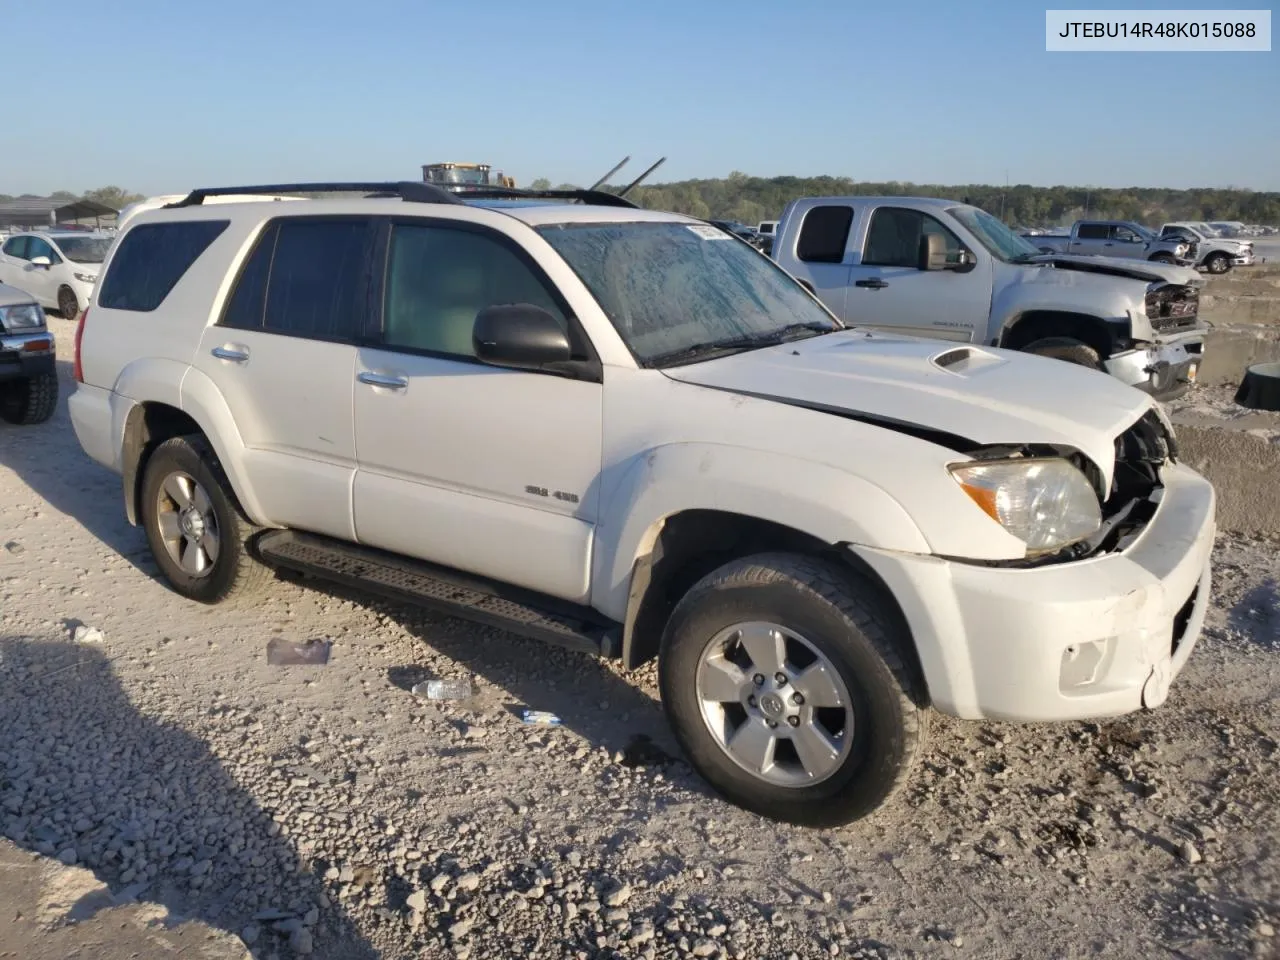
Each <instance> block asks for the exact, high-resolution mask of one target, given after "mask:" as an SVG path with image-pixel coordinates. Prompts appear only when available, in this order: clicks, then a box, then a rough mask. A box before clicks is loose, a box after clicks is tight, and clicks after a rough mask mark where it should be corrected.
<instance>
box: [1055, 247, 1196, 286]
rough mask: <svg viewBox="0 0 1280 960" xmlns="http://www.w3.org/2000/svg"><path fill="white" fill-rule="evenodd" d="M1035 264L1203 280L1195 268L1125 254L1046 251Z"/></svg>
mask: <svg viewBox="0 0 1280 960" xmlns="http://www.w3.org/2000/svg"><path fill="white" fill-rule="evenodd" d="M1031 262H1032V263H1051V264H1053V265H1054V266H1055V267H1057V268H1058V269H1059V270H1081V271H1085V272H1088V273H1101V274H1105V275H1108V276H1113V277H1132V278H1133V279H1135V280H1146V281H1147V282H1148V283H1151V282H1153V281H1155V282H1159V281H1163V282H1164V283H1184V284H1189V285H1191V286H1196V285H1198V284H1200V283H1203V282H1204V280H1203V278H1202V277H1201V276H1200V274H1198V273H1196V271H1195V270H1194V269H1193V268H1192V267H1179V266H1178V265H1176V264H1173V263H1160V262H1158V261H1155V260H1134V259H1127V258H1123V257H1094V256H1090V255H1088V254H1080V253H1046V254H1044V255H1042V256H1039V257H1036V258H1034V259H1033V260H1032V261H1031Z"/></svg>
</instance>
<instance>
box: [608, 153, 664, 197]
mask: <svg viewBox="0 0 1280 960" xmlns="http://www.w3.org/2000/svg"><path fill="white" fill-rule="evenodd" d="M666 162H667V158H666V157H659V158H658V162H657V163H655V164H654V165H653V166H652V167H650V168H649V169H648V170H646V171H645V172H644V173H642V174H640V176H638V177H636V178H635V179H634V180H632V181H631V182H630V183H628V184H627V185H626V186H625V187H623V188H622V192H621V193H619V194H618V196H620V197H625V196H626V195H627V194H628V193H630V192H631V191H632V190H634V189H635V188H636V187H638V186H640V181H641V180H643V179H645V177H647V176H649V174H651V173H653V171H655V170H657V169H658V168H659V167H660V166H662V165H663V164H664V163H666Z"/></svg>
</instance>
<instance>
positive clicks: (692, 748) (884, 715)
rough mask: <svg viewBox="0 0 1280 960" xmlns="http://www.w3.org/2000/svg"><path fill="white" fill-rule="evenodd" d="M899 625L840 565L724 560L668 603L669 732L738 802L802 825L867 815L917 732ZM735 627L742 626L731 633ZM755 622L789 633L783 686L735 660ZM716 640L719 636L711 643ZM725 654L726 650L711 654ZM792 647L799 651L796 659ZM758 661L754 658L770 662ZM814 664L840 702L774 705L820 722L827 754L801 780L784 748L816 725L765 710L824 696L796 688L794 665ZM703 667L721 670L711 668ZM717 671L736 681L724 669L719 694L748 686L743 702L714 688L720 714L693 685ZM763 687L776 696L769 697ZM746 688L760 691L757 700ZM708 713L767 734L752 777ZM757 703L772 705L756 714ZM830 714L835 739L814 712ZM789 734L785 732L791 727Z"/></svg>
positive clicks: (921, 725) (785, 558)
mask: <svg viewBox="0 0 1280 960" xmlns="http://www.w3.org/2000/svg"><path fill="white" fill-rule="evenodd" d="M897 623H898V620H897V619H896V618H895V617H893V616H890V615H888V614H887V613H886V612H885V611H884V609H883V607H882V606H881V604H880V602H879V601H878V600H877V598H876V593H875V591H874V590H873V589H872V588H871V587H870V585H868V584H866V583H865V582H864V581H861V580H860V579H859V578H857V577H856V575H855V574H854V573H853V571H851V570H850V571H847V572H846V571H842V570H839V569H837V568H836V567H834V566H830V565H828V564H826V563H824V562H822V561H820V560H817V559H813V558H809V557H803V556H797V555H793V554H760V555H757V556H753V557H747V558H745V559H742V560H737V561H734V562H732V563H729V564H726V565H725V566H723V567H721V568H720V569H718V570H715V571H713V572H712V573H710V574H708V575H707V576H706V577H704V578H703V579H702V580H701V581H699V582H698V583H697V584H696V585H694V587H693V588H692V589H691V590H690V591H689V592H688V593H687V594H686V595H685V596H684V598H683V599H681V600H680V602H679V603H678V604H677V605H676V608H675V610H674V612H673V613H672V615H671V619H670V620H669V621H668V623H667V627H666V630H665V632H664V635H663V638H662V647H661V651H660V653H659V658H658V680H659V685H660V688H661V694H662V702H663V705H664V708H665V710H666V713H667V717H668V720H669V721H670V723H671V726H672V728H673V730H674V732H675V735H676V739H677V740H678V741H679V743H680V745H681V747H682V748H683V749H684V752H685V754H686V756H688V758H689V759H690V761H691V763H692V764H693V766H694V768H695V769H696V770H697V771H698V772H699V773H700V774H701V775H702V776H703V777H704V778H706V780H707V781H708V782H709V783H710V784H711V785H712V787H714V788H715V789H716V790H717V791H718V792H719V793H721V794H722V795H723V796H725V797H726V798H727V799H728V800H730V801H731V802H733V803H735V804H737V805H738V806H741V807H745V808H746V809H748V810H751V811H754V812H756V813H759V814H761V815H763V816H766V817H770V818H772V819H775V820H782V821H787V822H790V823H799V824H805V825H809V826H836V825H839V824H845V823H849V822H851V821H853V820H857V819H858V818H860V817H863V816H866V815H867V814H868V813H870V812H872V811H873V810H875V809H876V808H878V807H880V806H881V805H882V804H884V803H885V801H887V800H888V799H889V797H891V796H892V795H893V794H894V792H895V791H896V790H897V789H898V788H900V787H901V786H902V785H903V783H904V782H906V780H907V778H908V776H909V774H910V773H911V771H912V768H913V767H914V766H915V764H916V762H917V760H918V759H919V757H920V755H921V753H922V752H923V748H924V743H925V739H926V730H927V716H928V713H927V708H926V707H925V705H924V704H925V696H924V683H923V681H922V680H921V679H920V678H919V677H918V676H917V673H916V671H915V670H914V669H913V668H911V667H909V666H908V663H907V661H906V659H905V658H904V651H906V650H908V649H909V648H910V643H911V639H910V636H909V635H908V634H907V632H906V628H905V626H897V625H896V624H897ZM744 625H745V627H746V629H743V630H739V628H740V627H743V626H744ZM761 625H776V626H777V627H779V628H781V629H782V630H783V631H784V632H785V633H787V634H794V635H795V637H799V638H800V639H799V640H796V639H795V638H794V637H788V640H787V642H786V643H785V644H784V648H783V649H784V650H785V655H784V656H782V657H781V658H780V661H781V662H782V663H783V664H784V666H783V671H789V672H790V673H789V675H790V676H791V679H793V680H794V681H795V682H794V683H791V684H790V685H786V684H782V685H779V684H777V683H776V681H774V680H772V679H770V680H769V681H768V686H759V685H757V681H758V680H760V679H761V678H762V677H763V674H761V673H759V672H758V671H757V667H756V666H755V660H750V661H749V666H747V667H746V668H745V669H743V668H742V667H741V663H742V660H741V657H742V655H743V653H744V651H745V647H746V644H745V642H743V641H741V640H739V639H735V638H738V637H746V636H753V637H755V638H757V639H758V637H759V627H760V626H761ZM726 636H727V637H729V639H728V640H727V641H725V640H722V638H724V637H726ZM775 636H776V634H775ZM726 643H727V646H726V645H725V644H726ZM725 649H727V650H729V651H730V652H729V653H728V654H726V655H725V656H721V657H719V658H718V659H717V654H718V652H719V651H722V650H725ZM774 649H777V647H776V644H774ZM814 653H816V654H817V659H815V660H813V661H810V662H809V663H805V662H804V657H807V656H809V655H812V654H814ZM799 655H804V656H802V657H801V658H800V659H799V660H797V659H796V657H797V656H799ZM731 658H734V659H732V660H731ZM760 660H761V662H762V664H763V663H764V662H765V661H767V660H768V657H767V656H766V657H761V658H760ZM819 662H822V665H823V666H824V668H828V669H830V670H832V671H834V679H835V681H838V682H833V683H832V687H831V689H836V688H838V687H839V686H842V687H843V690H844V693H845V694H847V699H846V700H845V705H844V706H838V707H835V708H834V709H824V710H821V711H819V710H817V709H815V707H814V706H813V705H805V706H799V707H797V706H794V704H795V702H796V700H795V694H794V693H793V694H792V695H791V697H790V698H789V701H790V702H789V703H787V702H786V701H784V702H783V708H784V709H785V710H788V711H794V712H798V713H799V714H801V715H803V714H804V711H805V708H806V706H807V708H808V714H809V716H810V717H811V718H817V717H818V716H819V714H821V715H823V717H824V720H823V723H824V724H825V726H824V727H823V728H822V732H823V733H824V734H825V735H826V746H827V750H828V752H826V753H821V752H820V758H821V760H822V761H823V764H825V768H824V767H823V765H822V764H813V765H812V767H813V768H814V769H818V770H820V771H821V772H822V775H821V776H820V777H816V778H815V777H811V776H808V775H807V771H808V770H809V769H810V765H808V764H806V763H805V761H803V760H800V750H799V749H798V748H797V747H796V746H795V744H797V743H800V742H801V739H802V738H801V736H800V734H801V731H800V730H799V729H798V727H800V726H804V727H805V728H806V730H808V731H809V732H810V736H809V737H807V738H804V739H807V740H808V741H809V742H813V739H812V732H813V731H814V730H815V729H817V728H816V727H815V725H814V723H806V722H803V721H801V722H799V723H797V724H796V725H795V727H789V726H788V723H787V722H782V721H783V719H784V718H782V717H781V716H780V715H779V713H778V712H777V710H776V708H777V706H778V703H779V700H781V699H782V698H783V697H785V696H786V691H787V690H793V691H799V690H801V689H806V690H809V691H810V693H811V695H812V700H813V702H814V704H817V703H819V702H822V696H821V694H820V693H819V692H815V690H817V689H818V685H815V684H813V683H809V682H807V681H806V675H805V674H804V669H805V668H806V667H811V666H813V665H814V664H815V663H819ZM713 663H718V664H719V665H720V666H719V668H718V669H713V667H712V666H711V664H713ZM729 666H731V667H732V668H733V669H736V670H738V671H739V673H741V677H742V682H743V684H745V686H742V687H738V686H734V685H733V684H737V682H738V681H737V675H736V674H732V675H730V687H727V688H726V691H728V690H729V689H732V690H733V691H742V695H743V696H746V695H747V694H748V693H750V694H751V700H752V701H754V702H749V701H747V700H743V699H739V700H734V699H732V698H733V697H738V696H739V693H738V692H733V693H728V692H726V693H725V694H721V696H728V697H729V698H730V699H727V700H726V701H725V704H726V705H725V706H724V707H723V708H721V707H720V706H719V705H718V704H712V705H711V706H710V707H709V708H708V707H707V704H706V698H707V691H708V690H711V691H714V689H715V685H714V684H712V685H707V684H706V683H704V677H709V676H710V675H712V674H716V675H717V676H718V675H719V674H721V673H726V672H727V671H728V667H729ZM760 669H767V666H762V667H761V668H760ZM781 672H782V671H780V673H781ZM820 675H828V674H825V671H824V673H823V674H820ZM773 690H776V691H778V693H774V694H773V696H774V701H773V703H772V705H771V704H770V703H769V692H770V691H773ZM753 691H755V692H759V693H760V694H761V695H760V696H759V697H758V698H757V697H755V696H754V692H753ZM712 699H715V698H714V697H713V698H712ZM830 702H831V701H830V700H829V701H828V703H830ZM708 709H709V710H710V711H711V712H712V713H713V714H715V717H716V718H723V719H724V720H725V721H727V720H728V719H730V718H731V717H732V718H734V719H737V718H741V719H742V721H743V722H742V723H741V725H740V726H739V727H737V729H736V730H735V731H734V732H735V733H738V732H744V731H745V732H748V733H752V732H753V731H760V733H759V735H760V736H764V737H771V738H774V747H773V748H772V752H771V753H770V754H765V755H766V756H771V757H772V765H771V766H769V767H767V768H766V767H765V766H763V765H757V766H756V768H755V770H754V771H752V770H749V769H748V768H747V767H746V766H745V765H744V764H743V763H742V762H740V761H739V760H736V759H734V758H733V756H732V755H731V753H730V748H729V747H728V746H727V745H724V742H725V740H726V738H725V737H723V736H722V735H720V734H716V733H713V731H712V723H714V722H718V721H717V720H716V719H712V720H708V719H705V716H706V711H707V710H708ZM748 710H752V711H754V715H753V714H750V713H748V712H747V711H748ZM766 710H768V711H771V712H770V713H769V714H767V715H766V713H765V711H766ZM768 715H772V716H776V717H779V722H777V723H776V724H775V727H774V729H773V730H772V731H770V730H767V728H766V726H765V725H766V724H767V723H768V719H767V717H768ZM794 715H795V713H792V714H791V715H788V716H786V717H785V721H790V720H791V719H792V716H794ZM832 715H834V716H837V717H840V718H842V719H843V723H844V726H843V728H842V729H843V732H842V734H841V735H837V736H834V737H833V736H832V735H831V734H832V732H833V725H832V724H831V723H830V721H829V720H827V719H825V718H826V717H829V716H832ZM796 719H797V720H798V721H799V720H800V717H796ZM749 725H750V726H749ZM719 727H720V729H722V730H723V729H727V727H728V724H727V722H721V723H719ZM789 729H796V734H794V735H793V734H791V733H789ZM775 731H776V732H775ZM751 739H752V737H750V736H749V737H748V740H751ZM784 741H785V744H784ZM744 742H746V741H744ZM786 744H790V746H787V745H786ZM748 755H749V754H748ZM811 755H812V754H811ZM766 769H767V772H765V771H766Z"/></svg>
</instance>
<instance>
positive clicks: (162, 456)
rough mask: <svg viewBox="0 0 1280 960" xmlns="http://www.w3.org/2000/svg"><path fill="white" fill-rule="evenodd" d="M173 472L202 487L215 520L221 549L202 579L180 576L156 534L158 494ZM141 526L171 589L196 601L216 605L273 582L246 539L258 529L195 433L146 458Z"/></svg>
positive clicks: (158, 531) (268, 570) (183, 573)
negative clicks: (246, 514)
mask: <svg viewBox="0 0 1280 960" xmlns="http://www.w3.org/2000/svg"><path fill="white" fill-rule="evenodd" d="M175 470H177V471H182V472H183V473H185V474H187V475H188V476H190V477H192V478H193V479H194V480H195V481H196V482H197V483H199V484H200V486H201V487H202V488H203V489H204V491H205V493H206V494H207V495H208V497H209V501H210V503H211V505H212V507H213V512H214V514H215V516H216V518H217V523H218V531H219V539H220V548H219V552H218V556H217V558H216V560H214V562H213V566H212V570H211V572H210V573H209V574H207V575H205V576H202V577H193V576H191V575H190V574H188V573H187V572H185V571H184V570H183V569H182V567H181V566H180V565H179V564H177V563H175V562H174V560H173V559H172V558H171V557H170V556H169V552H168V550H167V549H166V547H165V545H164V540H163V538H162V536H161V534H160V526H159V520H158V516H157V514H158V496H159V492H160V487H161V485H162V484H163V483H164V481H165V479H166V478H167V477H168V476H169V475H170V474H171V473H173V472H174V471H175ZM141 518H142V527H143V530H144V531H145V532H146V535H147V543H148V544H149V545H150V547H151V554H152V556H154V557H155V561H156V564H157V565H158V566H159V567H160V571H161V572H162V573H163V574H164V576H165V579H166V580H168V581H169V584H170V585H171V586H172V587H173V589H174V590H175V591H176V592H177V593H180V594H181V595H182V596H184V597H186V598H188V599H190V600H196V601H199V602H200V603H209V604H213V603H220V602H222V601H223V600H227V599H230V598H232V597H237V598H242V597H246V596H250V595H252V594H254V593H256V592H258V591H260V590H261V589H262V588H263V587H264V586H265V585H266V584H267V583H270V582H271V580H272V579H273V573H272V570H271V568H270V567H268V566H266V565H264V564H263V563H261V562H260V561H258V560H256V559H254V557H253V556H252V555H251V553H250V552H249V549H248V540H249V538H250V537H252V536H253V535H254V534H255V533H256V532H258V530H259V529H260V528H258V527H256V526H255V525H254V524H253V523H252V522H250V520H249V519H248V518H247V517H246V516H245V515H244V512H243V511H242V510H241V509H240V505H239V504H238V503H237V502H236V498H235V494H234V493H233V492H232V489H231V484H230V482H228V480H227V476H226V473H225V472H224V471H223V469H222V465H221V464H220V463H219V462H218V458H217V456H216V455H215V454H214V452H213V449H212V448H211V447H210V446H209V442H208V441H207V440H206V439H205V438H204V437H203V436H200V435H199V434H194V435H191V436H185V437H174V438H172V439H170V440H166V441H165V442H164V443H162V444H160V445H159V446H158V447H156V449H155V451H154V452H153V453H152V454H151V456H150V457H149V458H148V459H147V465H146V469H145V472H144V474H143V479H142V498H141Z"/></svg>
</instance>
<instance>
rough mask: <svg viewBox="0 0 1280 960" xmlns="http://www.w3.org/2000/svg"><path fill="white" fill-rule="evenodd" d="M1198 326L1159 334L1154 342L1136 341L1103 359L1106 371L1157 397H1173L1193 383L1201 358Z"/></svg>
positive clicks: (1160, 398)
mask: <svg viewBox="0 0 1280 960" xmlns="http://www.w3.org/2000/svg"><path fill="white" fill-rule="evenodd" d="M1204 336H1205V332H1204V330H1202V329H1199V328H1197V329H1194V330H1188V331H1187V332H1186V333H1184V334H1182V335H1179V336H1172V337H1162V338H1161V340H1160V341H1159V342H1158V343H1140V344H1138V345H1137V346H1135V347H1134V348H1133V349H1131V350H1125V351H1123V352H1121V353H1117V354H1113V355H1112V356H1111V357H1109V358H1108V359H1107V360H1104V361H1103V364H1102V366H1103V368H1104V369H1105V370H1106V371H1107V373H1109V374H1111V375H1112V376H1113V377H1115V378H1116V379H1118V380H1119V381H1120V382H1121V383H1127V384H1128V385H1129V386H1131V387H1137V388H1138V389H1139V390H1143V391H1145V392H1147V393H1149V394H1151V395H1152V396H1153V397H1155V398H1156V399H1157V400H1173V399H1175V398H1177V397H1179V396H1181V395H1182V394H1184V393H1186V391H1187V389H1188V388H1189V387H1190V386H1191V384H1193V383H1195V380H1196V374H1197V373H1198V372H1199V369H1200V363H1201V362H1202V361H1203V359H1204Z"/></svg>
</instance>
